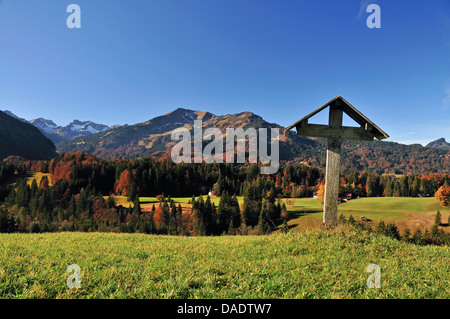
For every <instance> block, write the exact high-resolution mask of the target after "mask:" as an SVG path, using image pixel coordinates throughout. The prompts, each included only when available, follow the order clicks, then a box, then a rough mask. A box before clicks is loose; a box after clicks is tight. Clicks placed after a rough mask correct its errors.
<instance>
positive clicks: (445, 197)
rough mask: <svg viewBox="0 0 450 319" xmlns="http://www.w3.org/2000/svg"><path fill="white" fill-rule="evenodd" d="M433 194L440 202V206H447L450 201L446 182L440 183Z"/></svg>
mask: <svg viewBox="0 0 450 319" xmlns="http://www.w3.org/2000/svg"><path fill="white" fill-rule="evenodd" d="M434 196H435V197H436V199H437V200H438V201H440V202H441V204H442V206H448V205H449V203H450V186H448V185H447V183H446V184H444V185H442V186H441V187H439V189H438V190H437V192H436V194H434Z"/></svg>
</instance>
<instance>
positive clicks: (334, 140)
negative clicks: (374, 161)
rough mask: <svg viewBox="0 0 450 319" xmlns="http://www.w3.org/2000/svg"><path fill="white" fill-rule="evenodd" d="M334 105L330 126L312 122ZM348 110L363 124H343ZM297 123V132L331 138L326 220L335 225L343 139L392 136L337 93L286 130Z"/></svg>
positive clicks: (325, 206)
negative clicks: (343, 118) (317, 115)
mask: <svg viewBox="0 0 450 319" xmlns="http://www.w3.org/2000/svg"><path fill="white" fill-rule="evenodd" d="M327 107H330V111H329V112H330V113H329V120H328V125H317V124H309V123H308V119H309V118H310V117H312V116H314V115H316V114H317V113H319V112H320V111H322V110H324V109H325V108H327ZM343 112H345V113H346V114H347V115H348V116H350V117H351V118H352V119H353V120H354V121H355V122H356V123H358V124H359V125H360V127H349V126H342V116H343ZM294 126H295V128H296V129H297V135H299V136H308V137H321V138H326V139H327V140H328V148H327V165H326V172H325V196H324V204H323V223H324V225H325V226H332V225H335V224H336V223H337V205H338V195H339V194H338V193H339V163H340V160H341V145H342V140H364V141H373V139H374V138H375V137H376V138H377V139H378V140H380V141H381V140H382V139H385V138H388V137H389V135H387V134H386V133H385V132H383V131H382V130H381V129H380V128H379V127H378V126H376V125H375V124H374V123H373V122H372V121H370V120H369V119H368V118H367V117H365V116H364V115H363V114H362V113H361V112H359V111H358V110H357V109H355V108H354V107H353V106H352V105H351V104H350V103H348V102H347V101H346V100H344V99H343V98H342V97H341V96H337V97H335V98H334V99H332V100H331V101H329V102H328V103H326V104H324V105H323V106H321V107H319V108H318V109H317V110H315V111H314V112H312V113H310V114H308V115H307V116H305V117H304V118H302V119H300V120H298V121H297V122H295V123H294V124H292V125H290V126H289V127H287V128H286V130H285V132H287V131H289V130H290V129H292V128H293V127H294Z"/></svg>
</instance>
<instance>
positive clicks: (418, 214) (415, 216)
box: [284, 197, 450, 232]
mask: <svg viewBox="0 0 450 319" xmlns="http://www.w3.org/2000/svg"><path fill="white" fill-rule="evenodd" d="M284 201H285V203H286V205H287V209H288V211H289V212H290V213H291V216H292V217H293V218H292V219H291V220H290V221H289V225H290V226H291V227H295V228H299V230H302V229H304V228H305V227H308V226H311V225H312V226H317V225H320V224H321V221H322V214H323V213H322V212H323V205H322V204H321V202H320V201H319V200H317V199H310V198H296V199H284ZM438 209H439V211H440V212H441V214H442V216H443V218H442V220H443V221H444V222H446V221H447V218H448V214H450V208H449V207H444V206H441V205H440V204H439V203H438V202H437V200H436V199H435V198H434V197H427V198H408V197H365V198H359V199H353V200H350V201H347V202H344V203H341V204H339V205H338V214H343V215H344V216H346V217H347V218H348V217H349V216H350V215H352V216H353V217H354V218H355V219H358V218H360V217H362V216H365V217H366V218H368V219H369V220H372V221H373V222H374V223H376V222H379V221H381V220H383V221H385V222H390V221H393V222H395V223H396V224H397V223H398V225H399V227H400V228H401V229H402V228H404V227H409V228H410V229H413V228H416V227H428V228H429V227H431V226H432V224H433V222H434V217H435V214H436V211H437V210H438ZM442 229H443V230H444V231H447V232H448V231H450V229H449V227H442Z"/></svg>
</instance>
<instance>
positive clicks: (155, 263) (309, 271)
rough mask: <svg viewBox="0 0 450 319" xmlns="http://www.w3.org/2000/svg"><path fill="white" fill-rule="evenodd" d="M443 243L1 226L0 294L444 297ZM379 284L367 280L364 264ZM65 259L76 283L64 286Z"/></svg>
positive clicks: (447, 283) (331, 233) (448, 284)
mask: <svg viewBox="0 0 450 319" xmlns="http://www.w3.org/2000/svg"><path fill="white" fill-rule="evenodd" d="M449 257H450V248H448V247H435V246H414V245H411V244H406V243H403V242H399V241H395V240H391V239H389V238H387V237H384V236H380V235H376V234H367V233H364V232H361V231H358V230H355V229H353V228H350V227H349V226H345V227H344V226H340V227H338V228H336V229H334V230H328V231H324V230H317V229H316V230H308V231H305V232H302V233H289V234H287V235H284V234H277V235H269V236H235V237H230V236H221V237H175V236H154V235H143V234H113V233H46V234H0V297H1V298H449V297H450V291H449V289H450V264H449V262H448V260H449ZM373 263H375V264H378V265H379V266H380V267H381V288H380V289H376V288H372V289H371V288H368V287H367V284H366V281H367V278H368V276H369V275H370V274H369V273H367V272H366V269H367V267H368V265H369V264H373ZM69 264H77V265H79V267H80V268H81V288H79V289H76V288H72V289H68V287H67V285H66V280H67V278H68V276H69V275H70V274H69V273H66V269H67V266H68V265H69Z"/></svg>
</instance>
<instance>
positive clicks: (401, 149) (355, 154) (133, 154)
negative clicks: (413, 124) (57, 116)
mask: <svg viewBox="0 0 450 319" xmlns="http://www.w3.org/2000/svg"><path fill="white" fill-rule="evenodd" d="M194 120H202V121H203V128H204V129H206V128H208V127H215V128H219V129H220V130H221V131H222V132H223V133H225V130H226V128H240V127H241V128H243V129H246V128H248V127H254V128H260V127H266V128H277V127H278V128H280V161H281V162H285V163H299V162H301V163H305V164H308V165H313V166H320V167H324V166H325V162H326V142H325V140H323V139H318V138H304V137H299V136H297V135H296V134H295V133H294V132H292V131H289V132H286V133H285V132H284V129H283V127H281V126H280V125H278V124H275V123H269V122H267V121H265V120H264V119H263V118H261V117H260V116H258V115H256V114H254V113H251V112H242V113H238V114H227V115H215V114H212V113H209V112H204V111H194V110H189V109H183V108H178V109H176V110H174V111H172V112H170V113H167V114H165V115H162V116H158V117H155V118H153V119H151V120H148V121H146V122H142V123H138V124H134V125H126V126H121V127H118V128H114V129H110V130H108V131H104V132H100V133H97V134H91V135H87V136H83V137H77V138H74V139H71V140H67V141H63V142H59V143H57V144H56V147H57V151H58V152H60V153H62V152H70V151H83V152H87V153H91V154H93V155H95V156H97V157H100V158H105V159H111V158H137V157H142V156H149V155H151V156H155V157H166V158H169V157H170V151H171V148H172V147H173V146H174V145H175V144H176V143H177V141H173V140H172V139H171V133H172V130H174V129H175V128H178V127H185V128H187V129H189V130H192V129H193V122H194ZM207 143H208V142H205V143H204V144H207ZM224 149H225V148H224ZM341 167H342V169H343V170H347V169H349V168H355V169H357V170H369V171H374V172H377V173H396V174H400V173H411V172H413V173H421V174H423V173H449V171H450V152H449V151H448V150H446V149H440V148H434V147H423V146H422V145H404V144H399V143H395V142H380V141H374V142H367V141H344V143H343V147H342V157H341Z"/></svg>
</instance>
